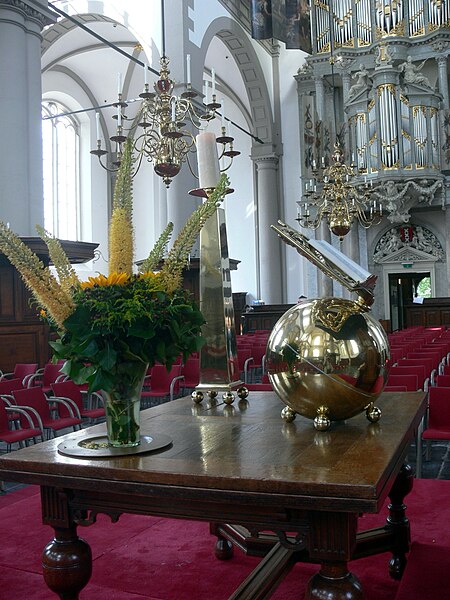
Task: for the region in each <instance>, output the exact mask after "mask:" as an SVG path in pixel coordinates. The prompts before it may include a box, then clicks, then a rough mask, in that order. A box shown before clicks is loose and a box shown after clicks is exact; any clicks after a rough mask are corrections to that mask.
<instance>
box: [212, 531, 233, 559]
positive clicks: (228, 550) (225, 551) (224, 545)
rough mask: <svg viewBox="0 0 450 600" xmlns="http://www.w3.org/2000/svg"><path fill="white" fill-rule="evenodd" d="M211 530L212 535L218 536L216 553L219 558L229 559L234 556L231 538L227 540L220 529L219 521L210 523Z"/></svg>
mask: <svg viewBox="0 0 450 600" xmlns="http://www.w3.org/2000/svg"><path fill="white" fill-rule="evenodd" d="M209 531H210V533H211V535H215V536H217V541H216V546H215V549H214V554H215V556H216V558H218V559H219V560H229V559H230V558H233V553H234V548H233V544H232V543H231V542H230V540H227V539H226V538H225V537H224V536H223V535H222V532H221V530H220V526H219V524H218V523H210V524H209Z"/></svg>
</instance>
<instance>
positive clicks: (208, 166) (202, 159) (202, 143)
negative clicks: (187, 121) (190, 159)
mask: <svg viewBox="0 0 450 600" xmlns="http://www.w3.org/2000/svg"><path fill="white" fill-rule="evenodd" d="M197 161H198V178H199V187H201V188H215V187H216V185H217V184H218V183H219V179H220V170H219V158H218V155H217V143H216V136H215V134H214V133H213V132H212V131H204V132H203V133H199V134H198V136H197Z"/></svg>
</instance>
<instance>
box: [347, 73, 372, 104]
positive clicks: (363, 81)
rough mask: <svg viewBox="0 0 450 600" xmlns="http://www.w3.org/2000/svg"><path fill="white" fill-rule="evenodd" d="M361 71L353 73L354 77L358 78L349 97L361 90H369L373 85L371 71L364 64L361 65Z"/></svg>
mask: <svg viewBox="0 0 450 600" xmlns="http://www.w3.org/2000/svg"><path fill="white" fill-rule="evenodd" d="M359 69H360V70H359V71H356V73H354V74H353V75H352V79H356V83H355V84H353V85H352V87H351V88H350V89H349V91H348V97H349V98H350V97H351V96H354V95H355V94H357V93H358V92H360V91H361V90H369V89H370V88H371V87H372V82H371V81H370V79H369V71H368V70H367V69H366V67H365V66H364V65H359Z"/></svg>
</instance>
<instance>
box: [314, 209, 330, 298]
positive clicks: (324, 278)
mask: <svg viewBox="0 0 450 600" xmlns="http://www.w3.org/2000/svg"><path fill="white" fill-rule="evenodd" d="M316 238H317V239H320V240H325V241H326V242H329V243H330V244H331V231H330V230H329V229H328V223H327V222H326V220H323V221H322V223H321V224H320V227H319V229H317V231H316ZM317 292H318V294H317V295H318V297H319V298H327V297H329V296H333V280H332V279H331V277H328V275H325V273H322V271H320V269H317Z"/></svg>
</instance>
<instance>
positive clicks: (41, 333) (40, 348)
mask: <svg viewBox="0 0 450 600" xmlns="http://www.w3.org/2000/svg"><path fill="white" fill-rule="evenodd" d="M0 342H1V343H0V365H1V369H2V371H3V372H4V373H9V372H11V371H13V370H14V366H15V365H16V363H35V362H36V363H38V364H39V365H44V364H45V363H46V362H48V360H49V350H50V348H49V346H48V333H47V327H45V326H44V325H43V324H39V323H38V324H35V325H28V326H21V325H17V326H12V327H11V326H2V325H0Z"/></svg>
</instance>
